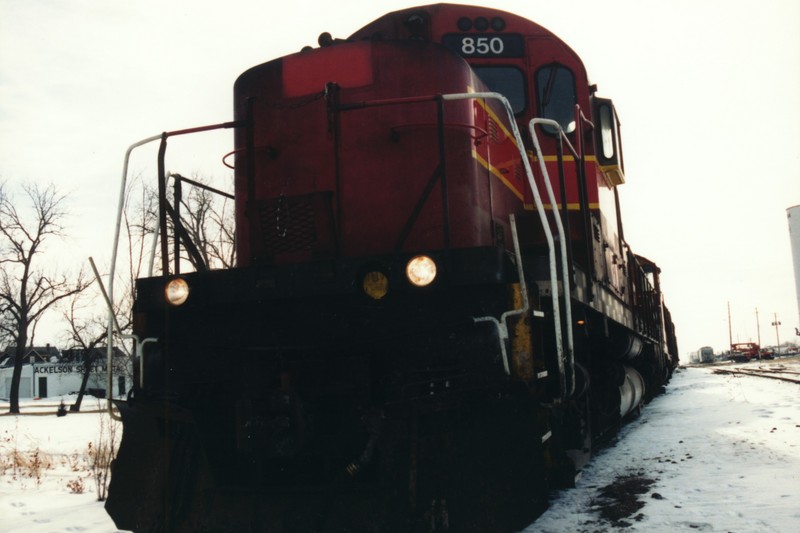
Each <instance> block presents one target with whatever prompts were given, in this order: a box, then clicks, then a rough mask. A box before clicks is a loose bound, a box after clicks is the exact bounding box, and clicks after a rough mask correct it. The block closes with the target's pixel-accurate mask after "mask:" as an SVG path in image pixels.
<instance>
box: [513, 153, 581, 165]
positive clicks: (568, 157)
mask: <svg viewBox="0 0 800 533" xmlns="http://www.w3.org/2000/svg"><path fill="white" fill-rule="evenodd" d="M528 157H530V158H531V160H533V161H538V160H539V158H538V157H536V156H535V155H533V152H528ZM542 159H544V162H545V163H557V162H558V156H557V155H546V156H544V157H543V158H542ZM564 161H565V162H566V161H575V158H574V157H572V155H571V154H564ZM586 162H587V163H596V162H597V157H595V156H593V155H587V156H586Z"/></svg>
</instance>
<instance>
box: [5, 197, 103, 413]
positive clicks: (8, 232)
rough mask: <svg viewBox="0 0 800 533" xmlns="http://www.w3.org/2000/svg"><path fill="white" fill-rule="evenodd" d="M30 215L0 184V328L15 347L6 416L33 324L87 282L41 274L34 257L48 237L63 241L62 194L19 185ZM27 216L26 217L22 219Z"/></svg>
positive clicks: (14, 409)
mask: <svg viewBox="0 0 800 533" xmlns="http://www.w3.org/2000/svg"><path fill="white" fill-rule="evenodd" d="M22 189H23V191H24V192H25V195H26V196H27V200H28V203H29V206H28V207H29V208H30V212H29V213H21V212H20V211H18V210H17V208H16V207H15V202H13V201H12V198H11V197H10V196H9V194H8V193H7V191H6V188H5V184H4V183H2V184H0V265H2V270H0V328H2V331H3V333H4V335H5V336H7V337H8V338H10V339H11V340H13V341H14V342H15V343H16V353H15V358H14V372H13V374H12V378H11V391H10V404H11V405H10V412H11V413H19V384H20V377H21V375H22V364H23V356H24V354H25V348H26V347H27V346H28V341H29V333H30V341H31V343H33V339H34V336H35V331H36V324H37V323H38V322H39V320H40V319H41V318H42V316H43V315H44V314H45V313H46V312H47V311H48V310H49V309H51V308H52V306H53V305H54V304H56V303H57V302H59V301H60V300H63V299H64V298H67V297H69V296H71V295H73V294H76V293H79V292H81V291H83V290H84V289H86V287H87V286H88V285H89V284H90V283H91V280H88V279H87V278H86V277H85V275H84V273H83V271H82V270H81V271H80V273H79V274H78V275H77V278H76V279H70V278H69V277H68V276H67V275H66V274H62V273H55V274H51V273H47V272H45V271H44V270H43V269H41V268H39V262H38V261H37V260H38V258H39V257H40V256H41V255H42V254H43V252H44V243H45V241H47V240H48V239H49V238H51V237H63V236H64V233H63V230H64V227H63V225H62V221H63V219H64V218H65V217H66V215H67V212H66V210H65V207H64V204H65V199H66V196H64V195H62V194H60V193H59V192H58V191H57V190H56V188H55V186H54V185H52V184H51V185H49V186H47V187H44V188H42V187H40V186H38V185H30V184H25V185H23V186H22ZM26 215H27V216H26Z"/></svg>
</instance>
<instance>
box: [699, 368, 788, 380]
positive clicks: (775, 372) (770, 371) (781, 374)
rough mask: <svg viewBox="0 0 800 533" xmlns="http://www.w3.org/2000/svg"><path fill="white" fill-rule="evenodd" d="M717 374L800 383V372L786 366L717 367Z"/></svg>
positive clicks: (715, 370) (715, 371)
mask: <svg viewBox="0 0 800 533" xmlns="http://www.w3.org/2000/svg"><path fill="white" fill-rule="evenodd" d="M714 373H715V374H733V375H739V376H756V377H759V378H767V379H777V380H780V381H788V382H789V383H797V384H800V372H797V371H794V370H788V369H787V368H786V367H784V366H773V367H769V368H765V367H759V368H715V369H714Z"/></svg>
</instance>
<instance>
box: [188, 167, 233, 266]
mask: <svg viewBox="0 0 800 533" xmlns="http://www.w3.org/2000/svg"><path fill="white" fill-rule="evenodd" d="M183 180H184V181H189V180H186V179H185V178H183ZM205 182H206V180H205V179H203V178H200V177H197V176H195V177H194V179H193V180H191V181H189V183H190V184H192V185H195V186H193V187H192V188H191V189H190V190H189V194H188V195H186V198H182V199H181V205H182V206H183V209H181V223H182V224H183V227H184V228H186V231H187V233H188V234H189V236H190V237H191V239H192V241H194V243H195V246H197V249H198V251H199V252H200V255H201V256H202V257H203V259H204V260H205V264H206V265H207V266H208V267H209V268H232V267H233V266H234V265H235V257H236V256H235V253H236V250H235V246H234V224H235V223H234V221H233V209H232V204H233V202H232V201H231V200H229V199H228V198H226V197H224V196H220V195H219V194H218V193H216V192H214V191H213V190H210V189H207V188H204V187H206V183H205ZM189 259H190V258H189ZM195 267H196V265H195Z"/></svg>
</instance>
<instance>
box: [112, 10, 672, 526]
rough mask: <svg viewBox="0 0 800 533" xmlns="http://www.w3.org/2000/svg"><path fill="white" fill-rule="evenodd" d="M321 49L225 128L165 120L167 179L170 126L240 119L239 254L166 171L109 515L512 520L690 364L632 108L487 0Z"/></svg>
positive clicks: (241, 96)
mask: <svg viewBox="0 0 800 533" xmlns="http://www.w3.org/2000/svg"><path fill="white" fill-rule="evenodd" d="M319 44H320V47H318V48H313V49H312V48H308V49H304V50H303V51H300V52H298V53H296V54H293V55H289V56H286V57H282V58H278V59H275V60H273V61H270V62H267V63H264V64H262V65H259V66H256V67H253V68H252V69H250V70H248V71H246V72H245V73H244V74H242V75H241V76H240V77H239V79H238V80H237V81H236V84H235V88H234V100H235V101H234V108H235V117H234V120H233V121H232V122H229V123H225V124H220V125H215V126H209V127H203V128H196V129H193V130H183V131H180V132H169V133H165V134H163V135H162V136H160V138H161V140H162V150H161V151H160V158H162V160H161V161H160V165H159V167H160V168H162V169H163V166H164V165H163V154H164V148H165V146H166V139H167V138H169V137H171V136H174V135H177V134H184V133H190V132H193V131H201V130H205V129H210V128H215V127H228V128H234V132H235V133H234V138H235V149H234V157H235V203H236V246H237V248H236V252H237V261H238V265H237V267H236V268H232V269H226V270H208V269H206V268H205V267H204V264H203V262H202V259H201V256H200V254H199V253H198V252H197V250H196V249H195V247H194V245H193V244H192V243H191V242H189V240H188V238H187V236H186V235H187V234H186V232H184V231H182V230H181V226H180V222H179V218H178V217H177V216H176V215H175V211H176V209H175V206H174V198H171V197H170V195H169V194H168V193H167V179H166V176H164V175H163V170H162V172H161V174H162V175H161V176H159V189H160V208H161V209H160V211H161V227H162V231H161V242H162V245H161V259H162V265H161V270H162V272H161V274H160V275H158V276H156V277H151V278H146V279H140V280H138V281H137V299H136V303H135V306H134V319H135V327H134V333H135V335H136V336H137V338H138V339H148V340H149V341H150V342H146V343H144V342H143V343H141V344H140V348H141V350H140V352H141V354H142V356H141V360H140V361H139V363H138V364H140V365H141V370H140V371H138V379H139V382H138V383H137V386H136V388H135V389H134V390H133V391H132V394H131V397H130V398H129V400H128V401H126V402H118V403H117V406H116V407H117V408H118V409H119V412H120V413H121V416H122V421H123V424H124V434H123V441H122V444H121V447H120V450H119V454H118V457H117V459H116V462H115V464H114V469H113V478H112V482H111V487H110V496H109V500H108V503H107V505H106V508H107V509H108V512H109V513H110V515H111V516H112V518H113V519H114V521H115V523H116V524H117V526H118V527H120V528H122V529H132V530H135V531H155V530H164V531H240V530H242V531H270V532H292V531H302V532H305V531H320V532H322V531H324V532H328V531H330V532H333V531H380V532H391V531H446V530H448V529H449V530H452V531H459V532H462V531H475V532H478V531H480V532H487V531H515V530H519V529H521V528H523V527H524V526H525V525H527V524H529V523H530V522H532V521H533V520H534V519H535V517H536V516H537V514H538V513H539V512H541V510H542V509H543V508H544V507H545V506H546V498H547V492H548V490H549V488H551V487H553V486H556V485H563V484H565V483H566V484H569V483H570V482H571V481H572V480H573V478H574V476H575V474H576V473H577V472H578V471H579V469H580V468H581V466H582V465H583V464H584V463H585V462H586V461H587V460H588V457H589V454H590V453H591V449H592V446H593V445H597V443H598V442H599V441H600V440H601V439H602V438H603V437H604V436H606V435H609V434H611V433H612V432H613V431H614V430H615V429H616V428H617V427H618V426H619V424H620V423H621V421H622V419H623V418H624V417H625V416H626V415H628V414H629V413H631V412H636V411H637V410H638V409H639V408H640V406H641V405H642V404H643V402H644V401H646V399H648V398H649V397H651V396H652V395H654V394H656V393H657V392H658V391H659V390H660V389H661V387H662V386H663V385H664V384H665V383H666V382H667V381H668V380H669V377H670V375H671V372H672V370H673V369H674V367H675V366H676V364H677V347H676V343H675V335H674V329H673V326H672V322H671V319H670V315H669V312H668V310H667V309H666V307H665V306H664V303H663V298H662V295H661V290H660V286H659V275H660V270H659V268H658V267H657V265H656V264H654V263H653V262H651V261H649V260H647V259H645V258H643V257H640V256H637V255H635V254H634V253H633V252H632V251H631V249H630V247H629V246H628V244H627V243H626V242H625V240H624V237H623V232H622V229H623V226H622V221H621V220H620V217H619V202H618V197H617V187H618V186H620V185H621V184H622V183H623V182H624V172H623V166H622V157H621V155H622V154H621V144H620V134H619V126H618V123H617V118H616V114H615V111H614V107H613V104H612V102H611V101H610V100H607V99H603V98H599V97H597V96H596V95H595V90H594V88H593V87H591V86H590V85H589V83H588V81H587V77H586V72H585V70H584V67H583V65H582V63H581V61H580V59H579V57H578V56H577V55H576V54H575V52H573V51H572V50H571V49H570V48H569V47H568V46H567V45H566V44H564V43H563V42H562V41H561V40H560V39H558V38H557V37H556V36H555V35H553V34H552V33H550V32H549V31H547V30H546V29H544V28H542V27H541V26H539V25H537V24H535V23H533V22H530V21H528V20H525V19H523V18H521V17H518V16H516V15H512V14H509V13H505V12H501V11H497V10H494V9H486V8H479V7H471V6H460V5H448V4H439V5H432V6H423V7H416V8H412V9H407V10H403V11H398V12H395V13H390V14H387V15H385V16H383V17H381V18H379V19H378V20H376V21H374V22H372V23H371V24H369V25H367V26H365V27H364V28H362V29H361V30H359V31H357V32H356V33H354V34H353V35H352V36H351V37H349V38H347V39H334V38H332V37H330V36H329V35H327V34H323V35H322V36H321V37H320V43H319ZM148 140H152V139H148ZM138 144H140V143H137V145H138ZM170 218H172V222H171V223H169V219H170ZM169 228H174V233H175V236H174V237H172V236H171V235H170V234H168V231H167V230H168V229H169ZM170 243H172V244H173V245H177V246H180V248H181V249H185V250H186V252H185V253H188V254H190V255H192V256H194V261H193V262H194V263H195V264H196V265H198V268H197V271H194V272H190V273H182V272H181V271H180V267H181V262H180V260H176V261H174V262H171V261H170V254H171V253H172V257H173V258H175V257H180V256H181V255H182V254H181V253H180V252H179V251H178V249H177V248H175V250H176V251H174V252H171V248H170ZM168 287H169V288H168ZM173 297H175V299H174V300H171V299H170V298H173ZM137 368H138V367H137Z"/></svg>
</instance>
